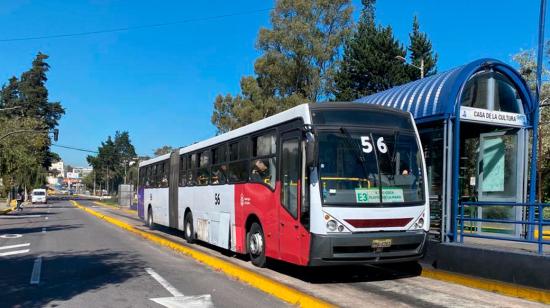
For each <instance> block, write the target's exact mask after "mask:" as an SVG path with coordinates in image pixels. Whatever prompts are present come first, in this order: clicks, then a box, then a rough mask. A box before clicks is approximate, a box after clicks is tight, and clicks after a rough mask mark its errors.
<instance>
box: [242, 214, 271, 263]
mask: <svg viewBox="0 0 550 308" xmlns="http://www.w3.org/2000/svg"><path fill="white" fill-rule="evenodd" d="M246 242H247V243H246V244H247V247H248V254H249V255H250V261H252V264H254V265H256V266H257V267H264V266H265V263H266V258H265V238H264V232H263V230H262V227H261V226H260V224H258V223H257V222H254V223H252V226H250V231H248V233H247V235H246Z"/></svg>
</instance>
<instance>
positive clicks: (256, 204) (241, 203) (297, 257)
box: [235, 182, 310, 265]
mask: <svg viewBox="0 0 550 308" xmlns="http://www.w3.org/2000/svg"><path fill="white" fill-rule="evenodd" d="M280 189H281V186H280V183H279V182H277V185H276V188H275V191H272V190H271V189H269V188H268V187H267V186H265V185H262V184H254V183H248V184H237V185H235V229H236V231H235V244H236V250H237V252H239V253H246V228H247V220H248V221H250V220H251V219H257V220H259V222H260V224H261V226H262V229H263V232H264V237H265V249H266V255H267V256H268V257H270V258H273V259H277V260H282V261H286V262H290V263H294V264H298V265H307V264H308V262H309V245H310V243H309V242H310V234H309V232H308V231H307V230H306V229H305V228H304V226H303V225H302V224H301V223H300V217H299V216H298V217H296V218H295V217H293V216H292V215H291V214H290V213H289V212H288V211H287V210H286V209H285V208H284V207H283V206H282V205H281V202H280V196H281V191H280ZM297 198H298V199H299V198H300V197H299V196H297ZM300 212H301V211H300V210H299V209H298V213H300Z"/></svg>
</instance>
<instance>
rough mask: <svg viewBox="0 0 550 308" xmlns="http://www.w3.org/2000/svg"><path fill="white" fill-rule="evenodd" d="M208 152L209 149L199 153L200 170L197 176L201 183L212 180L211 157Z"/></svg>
mask: <svg viewBox="0 0 550 308" xmlns="http://www.w3.org/2000/svg"><path fill="white" fill-rule="evenodd" d="M208 152H209V151H208V150H207V151H203V152H201V153H200V154H199V155H200V156H199V157H200V158H199V172H198V177H197V182H198V184H199V185H208V183H209V182H210V161H209V160H210V158H209V155H208Z"/></svg>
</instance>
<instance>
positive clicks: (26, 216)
mask: <svg viewBox="0 0 550 308" xmlns="http://www.w3.org/2000/svg"><path fill="white" fill-rule="evenodd" d="M36 217H42V215H3V216H0V218H8V219H10V218H36Z"/></svg>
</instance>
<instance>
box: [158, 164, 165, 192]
mask: <svg viewBox="0 0 550 308" xmlns="http://www.w3.org/2000/svg"><path fill="white" fill-rule="evenodd" d="M163 176H164V164H163V163H160V164H158V165H157V187H158V188H160V187H162V177H163Z"/></svg>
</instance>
